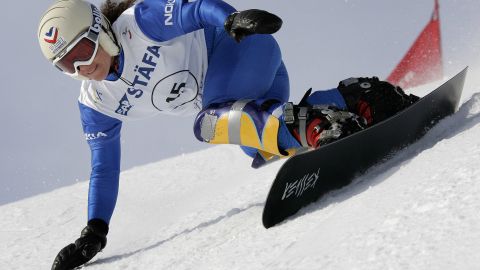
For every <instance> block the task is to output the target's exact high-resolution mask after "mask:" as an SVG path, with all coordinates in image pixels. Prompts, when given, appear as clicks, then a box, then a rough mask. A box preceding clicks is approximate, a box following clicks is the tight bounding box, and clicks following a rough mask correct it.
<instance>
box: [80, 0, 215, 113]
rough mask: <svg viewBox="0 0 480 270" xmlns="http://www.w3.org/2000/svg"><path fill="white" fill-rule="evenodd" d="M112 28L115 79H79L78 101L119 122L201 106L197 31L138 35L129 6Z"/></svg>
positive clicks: (202, 69) (202, 53) (200, 35)
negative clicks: (118, 53)
mask: <svg viewBox="0 0 480 270" xmlns="http://www.w3.org/2000/svg"><path fill="white" fill-rule="evenodd" d="M112 28H113V31H114V33H115V35H116V37H117V39H118V42H119V43H120V44H121V46H122V50H123V56H124V58H123V71H122V74H121V79H118V80H116V81H107V80H103V81H101V82H97V81H90V80H89V81H83V83H82V87H81V91H80V97H79V101H80V103H82V104H84V105H86V106H88V107H90V108H92V109H94V110H96V111H99V112H101V113H103V114H106V115H108V116H111V117H114V118H117V119H120V120H127V119H139V118H144V117H148V116H153V115H156V114H159V113H166V114H175V115H191V114H196V113H198V112H199V111H200V110H201V108H202V93H203V82H204V79H205V73H206V71H207V66H208V60H207V47H206V43H205V35H204V31H203V30H198V31H195V32H192V33H189V34H186V35H182V36H179V37H176V38H174V39H172V40H168V41H165V42H156V41H153V40H151V39H149V38H148V37H147V36H145V35H144V34H143V33H142V31H141V30H140V28H139V27H138V25H137V23H136V21H135V16H134V9H133V8H130V9H128V10H127V11H125V12H124V13H123V14H122V15H121V16H120V17H119V18H118V19H117V21H115V23H114V24H113V26H112Z"/></svg>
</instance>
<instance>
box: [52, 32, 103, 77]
mask: <svg viewBox="0 0 480 270" xmlns="http://www.w3.org/2000/svg"><path fill="white" fill-rule="evenodd" d="M99 36H100V34H99V33H98V32H96V31H94V30H93V29H92V28H91V27H90V28H89V30H88V31H87V32H85V33H83V34H82V35H80V36H78V37H77V38H76V39H75V40H74V41H73V42H72V43H71V44H70V45H68V46H67V48H65V49H64V50H63V51H62V52H60V53H59V55H58V56H57V57H55V58H54V59H53V65H55V67H56V68H58V69H59V70H61V71H62V72H64V73H66V74H68V75H75V76H78V66H81V65H90V64H91V63H92V62H93V59H94V58H95V55H96V54H97V51H98V43H99Z"/></svg>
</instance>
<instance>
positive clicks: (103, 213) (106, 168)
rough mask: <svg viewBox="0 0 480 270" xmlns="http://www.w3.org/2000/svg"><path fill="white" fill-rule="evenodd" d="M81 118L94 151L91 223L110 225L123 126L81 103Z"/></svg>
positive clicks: (92, 155)
mask: <svg viewBox="0 0 480 270" xmlns="http://www.w3.org/2000/svg"><path fill="white" fill-rule="evenodd" d="M79 107H80V116H81V121H82V126H83V131H84V133H85V137H86V140H87V142H88V145H89V146H90V150H91V168H92V171H91V175H90V186H89V191H88V220H92V219H101V220H103V221H105V222H106V223H107V224H109V223H110V218H111V217H112V214H113V210H114V208H115V204H116V202H117V196H118V186H119V176H120V130H121V127H122V122H121V121H120V120H118V119H115V118H112V117H109V116H107V115H104V114H102V113H100V112H97V111H95V110H94V109H92V108H89V107H87V106H85V105H83V104H81V103H79Z"/></svg>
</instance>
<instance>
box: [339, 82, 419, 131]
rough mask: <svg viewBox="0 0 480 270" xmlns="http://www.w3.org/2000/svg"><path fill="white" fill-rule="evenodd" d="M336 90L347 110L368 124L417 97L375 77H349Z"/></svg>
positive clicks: (392, 113) (385, 117)
mask: <svg viewBox="0 0 480 270" xmlns="http://www.w3.org/2000/svg"><path fill="white" fill-rule="evenodd" d="M338 90H339V92H340V94H341V95H342V96H343V98H344V99H345V103H346V104H347V107H348V110H349V111H350V112H352V113H355V114H357V115H360V116H362V117H363V118H365V119H366V120H367V123H368V125H369V126H370V125H373V124H376V123H378V122H381V121H383V120H385V119H387V118H389V117H391V116H393V115H395V114H396V113H398V112H400V111H402V110H404V109H405V108H407V107H409V106H410V105H412V104H413V103H415V102H416V101H417V100H418V99H419V97H417V96H415V95H412V94H410V95H407V94H405V92H404V91H403V90H402V88H400V87H399V86H394V85H392V84H391V83H389V82H386V81H380V80H379V79H378V78H377V77H372V78H363V77H361V78H349V79H346V80H343V81H341V82H340V83H339V85H338Z"/></svg>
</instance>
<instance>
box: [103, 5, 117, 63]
mask: <svg viewBox="0 0 480 270" xmlns="http://www.w3.org/2000/svg"><path fill="white" fill-rule="evenodd" d="M102 19H103V21H104V22H105V24H106V25H103V24H102V31H101V32H100V37H99V42H100V46H102V48H103V49H104V50H105V51H106V52H107V53H108V55H110V56H116V55H118V54H119V53H120V46H119V44H118V41H117V39H116V37H115V35H114V34H113V32H112V28H111V27H112V26H111V24H110V21H109V20H108V19H107V18H106V17H105V16H104V15H103V14H102Z"/></svg>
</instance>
